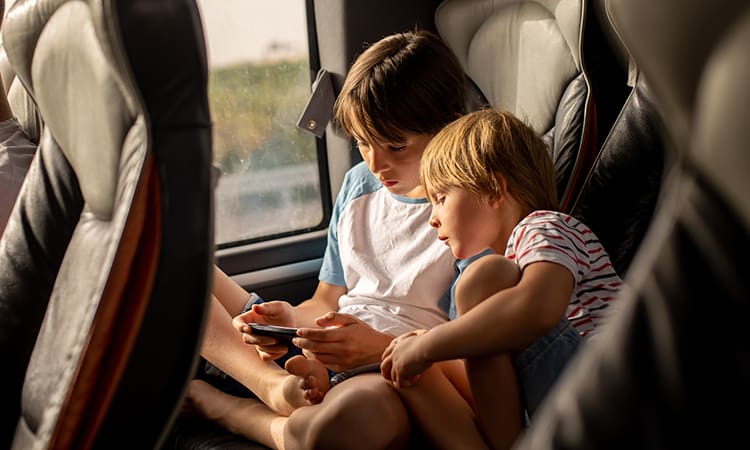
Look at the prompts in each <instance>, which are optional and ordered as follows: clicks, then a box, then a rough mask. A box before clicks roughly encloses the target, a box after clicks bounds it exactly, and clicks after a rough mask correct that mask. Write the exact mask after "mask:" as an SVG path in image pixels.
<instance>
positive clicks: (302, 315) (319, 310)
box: [294, 281, 347, 327]
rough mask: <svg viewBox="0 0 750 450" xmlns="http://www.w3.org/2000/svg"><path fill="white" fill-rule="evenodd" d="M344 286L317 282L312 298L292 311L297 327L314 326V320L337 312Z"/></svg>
mask: <svg viewBox="0 0 750 450" xmlns="http://www.w3.org/2000/svg"><path fill="white" fill-rule="evenodd" d="M346 291H347V289H346V287H345V286H337V285H335V284H330V283H326V282H325V281H320V282H318V287H317V288H316V289H315V292H314V293H313V295H312V297H310V298H309V299H308V300H305V301H304V302H302V303H300V304H299V305H297V306H296V307H295V308H294V309H295V310H296V311H295V317H296V319H297V326H298V327H303V326H304V327H312V326H315V319H317V318H319V317H321V316H323V315H324V314H326V313H328V312H331V311H338V309H339V297H341V296H342V295H344V294H346Z"/></svg>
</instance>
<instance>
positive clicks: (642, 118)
mask: <svg viewBox="0 0 750 450" xmlns="http://www.w3.org/2000/svg"><path fill="white" fill-rule="evenodd" d="M604 13H605V14H602V17H601V21H600V23H601V24H602V27H603V28H604V29H603V30H602V31H603V32H605V33H603V34H602V35H601V38H602V39H604V38H607V40H608V41H609V42H610V43H611V44H610V45H611V46H612V47H613V48H617V49H622V50H621V52H622V53H623V54H622V55H621V59H622V60H623V61H629V64H625V65H629V77H628V79H623V80H622V81H621V85H622V86H625V87H629V89H630V93H629V95H628V96H627V98H626V99H625V102H624V103H623V104H622V106H621V109H620V111H619V114H618V115H617V117H616V119H615V120H614V122H613V124H612V126H611V128H610V129H609V131H608V133H607V134H606V138H605V140H604V142H603V143H602V145H601V147H600V148H599V150H598V151H597V154H596V158H595V159H594V161H593V163H592V165H591V168H590V169H589V173H588V175H587V176H586V178H585V180H584V182H583V183H582V185H581V190H580V192H579V193H578V194H577V196H576V198H575V200H574V201H573V203H572V206H571V211H570V212H571V214H572V215H573V216H575V217H577V218H578V219H580V220H581V221H583V222H584V223H585V224H587V225H588V226H589V227H590V228H591V229H592V230H593V231H594V233H595V234H596V236H597V237H598V238H599V240H600V241H601V242H602V244H603V245H604V248H606V249H607V252H608V253H609V256H610V259H611V261H612V264H613V265H614V266H615V269H616V270H617V272H618V273H619V274H620V275H621V276H624V275H626V273H627V270H628V268H629V267H630V263H631V261H632V259H633V257H634V255H635V252H636V250H637V249H638V247H639V245H640V243H641V242H642V241H643V238H644V236H645V234H646V229H647V228H648V226H649V224H650V223H651V219H652V216H653V213H654V210H655V209H656V202H657V199H658V196H659V191H660V189H661V183H662V179H663V176H664V159H665V157H666V156H667V155H666V148H665V144H664V142H665V141H664V138H665V136H663V132H662V130H663V129H664V124H663V122H662V118H661V115H660V114H659V112H658V110H657V109H656V105H655V104H654V102H653V94H651V92H650V90H649V88H648V86H647V84H646V82H645V80H644V78H643V77H642V76H640V73H639V70H638V68H637V67H636V65H635V64H634V63H633V61H632V59H630V56H629V55H628V54H627V51H626V50H624V48H623V44H622V41H621V38H620V37H619V36H617V34H616V31H615V30H614V29H613V28H612V25H611V20H612V18H611V16H610V14H611V13H610V12H609V11H608V10H606V5H605V11H604ZM603 45H606V42H605V43H603ZM626 82H627V83H626ZM601 84H603V83H601ZM611 90H612V91H617V89H611ZM597 98H603V97H602V96H599V97H597ZM598 104H599V105H601V103H598ZM617 104H619V102H618V103H615V105H613V106H617ZM600 123H601V122H600Z"/></svg>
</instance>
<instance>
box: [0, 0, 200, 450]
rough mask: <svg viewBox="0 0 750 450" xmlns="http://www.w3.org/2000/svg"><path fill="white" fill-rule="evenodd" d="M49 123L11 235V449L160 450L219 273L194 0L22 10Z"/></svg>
mask: <svg viewBox="0 0 750 450" xmlns="http://www.w3.org/2000/svg"><path fill="white" fill-rule="evenodd" d="M2 37H3V46H4V48H5V51H6V53H7V58H8V61H9V62H10V65H11V67H12V69H13V73H15V74H16V76H17V77H18V80H20V82H21V83H22V85H23V87H24V88H25V91H26V92H27V93H28V95H29V96H30V98H31V99H33V103H34V105H35V106H36V108H37V110H38V113H39V114H40V117H41V119H42V120H43V122H44V128H43V130H42V132H41V135H40V139H39V147H38V150H37V152H36V155H35V157H34V159H33V161H32V163H31V167H30V169H29V172H28V174H27V176H26V178H25V181H24V184H23V186H22V187H21V191H20V193H19V196H18V199H17V201H16V205H15V207H14V209H13V211H12V213H11V217H10V219H9V221H8V225H7V227H6V230H5V233H4V234H3V236H2V240H0V354H2V355H3V370H2V371H0V389H2V398H3V401H2V402H0V448H13V449H42V448H45V449H46V448H49V449H68V448H75V449H86V448H157V447H158V446H159V443H160V442H161V441H162V440H163V439H164V435H165V434H166V431H167V430H168V428H169V427H170V425H171V422H172V421H173V419H174V417H175V415H176V414H177V409H178V406H179V405H180V403H181V401H182V398H183V396H184V392H185V388H186V386H187V383H188V381H189V379H190V378H191V375H192V373H193V371H194V368H195V365H196V363H197V356H198V349H199V344H200V339H201V337H202V334H203V324H204V317H205V314H206V308H207V304H208V298H209V295H210V283H211V273H212V272H211V270H212V262H213V196H212V189H211V160H212V157H211V156H212V155H211V120H210V116H209V108H208V100H207V67H206V54H205V43H204V38H203V34H202V29H201V22H200V18H199V12H198V7H197V5H196V4H195V2H194V1H189V0H161V1H159V2H154V1H152V0H131V1H111V0H85V1H66V0H45V1H42V0H18V1H16V2H15V3H14V4H13V5H12V6H10V7H9V8H8V12H7V14H6V16H5V19H4V22H3V25H2Z"/></svg>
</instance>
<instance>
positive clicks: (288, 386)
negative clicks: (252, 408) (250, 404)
mask: <svg viewBox="0 0 750 450" xmlns="http://www.w3.org/2000/svg"><path fill="white" fill-rule="evenodd" d="M201 355H202V356H203V357H204V358H206V360H208V361H209V362H211V364H213V365H215V366H216V367H218V368H219V369H221V370H222V371H224V372H226V373H228V374H229V375H231V376H232V377H233V378H234V379H235V380H237V381H239V382H240V383H242V384H243V385H244V386H246V387H247V388H248V389H250V390H251V391H252V392H253V393H254V394H255V395H257V396H258V398H259V399H260V400H261V401H262V402H263V403H265V404H266V405H268V407H269V408H271V409H272V410H273V411H275V412H277V413H279V414H280V415H283V416H288V415H289V414H291V413H292V411H294V409H296V408H297V407H299V406H304V405H308V404H309V403H308V401H307V399H305V391H304V389H301V388H300V385H299V378H298V377H297V376H294V375H290V374H289V373H287V371H286V370H284V369H282V368H281V367H279V366H278V365H277V364H276V363H274V362H270V361H263V360H262V359H261V358H260V356H259V355H258V352H257V351H256V350H255V347H253V346H251V345H248V344H245V343H244V342H243V341H242V338H241V335H240V333H239V332H238V331H237V330H235V329H234V327H232V317H231V316H230V315H229V313H228V312H227V311H226V309H224V307H223V306H222V305H221V304H220V303H219V301H218V300H217V299H216V298H215V297H214V298H212V299H211V305H210V311H209V314H208V323H207V324H206V332H205V335H204V337H203V343H202V346H201Z"/></svg>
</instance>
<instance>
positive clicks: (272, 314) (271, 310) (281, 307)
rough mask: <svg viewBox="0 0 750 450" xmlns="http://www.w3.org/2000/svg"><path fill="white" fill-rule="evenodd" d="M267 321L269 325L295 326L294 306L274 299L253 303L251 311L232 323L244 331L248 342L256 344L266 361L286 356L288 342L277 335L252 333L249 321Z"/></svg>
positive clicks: (244, 338) (243, 333)
mask: <svg viewBox="0 0 750 450" xmlns="http://www.w3.org/2000/svg"><path fill="white" fill-rule="evenodd" d="M250 322H256V323H265V324H269V325H281V326H292V327H293V326H294V325H295V319H294V307H293V306H292V305H291V304H289V303H288V302H283V301H272V302H265V303H261V304H258V305H253V308H252V309H251V310H250V311H247V312H244V313H242V314H240V315H238V316H236V317H235V318H234V319H232V325H233V326H234V328H236V329H237V330H238V331H240V332H241V333H242V340H243V341H244V342H245V343H246V344H250V345H255V346H256V349H257V350H258V354H259V355H260V357H261V358H262V359H263V360H264V361H269V360H274V359H278V358H281V357H282V356H284V355H285V354H286V353H287V351H288V350H289V349H288V348H287V344H286V343H283V342H280V341H279V340H278V339H276V338H275V337H270V336H257V335H254V334H252V330H251V329H250V326H249V325H248V323H250Z"/></svg>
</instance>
